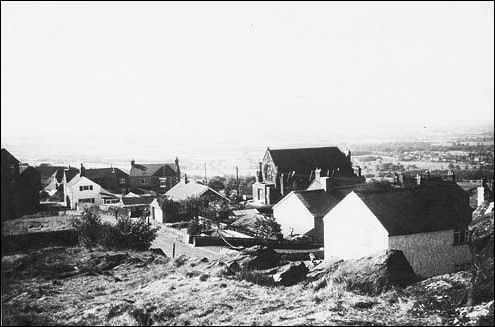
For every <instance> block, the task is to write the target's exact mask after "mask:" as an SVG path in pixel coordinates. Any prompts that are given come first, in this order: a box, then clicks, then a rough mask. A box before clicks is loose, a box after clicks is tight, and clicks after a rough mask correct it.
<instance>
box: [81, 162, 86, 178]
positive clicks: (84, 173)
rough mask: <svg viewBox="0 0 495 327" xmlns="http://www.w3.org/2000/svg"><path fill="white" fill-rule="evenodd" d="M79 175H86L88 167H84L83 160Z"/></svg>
mask: <svg viewBox="0 0 495 327" xmlns="http://www.w3.org/2000/svg"><path fill="white" fill-rule="evenodd" d="M79 175H80V176H81V177H83V176H86V168H84V166H83V164H82V162H81V171H80V172H79Z"/></svg>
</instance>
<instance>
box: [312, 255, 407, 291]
mask: <svg viewBox="0 0 495 327" xmlns="http://www.w3.org/2000/svg"><path fill="white" fill-rule="evenodd" d="M324 278H325V279H324V283H323V284H322V282H323V281H321V280H320V282H318V283H316V284H315V285H316V286H315V287H317V288H321V287H325V286H326V285H327V284H329V283H332V284H340V285H343V286H344V287H345V288H346V289H347V290H350V291H356V292H359V293H363V294H369V295H376V294H380V293H382V292H384V291H387V290H389V289H391V288H393V287H395V286H400V287H405V286H407V285H410V284H412V283H414V282H415V281H416V280H417V277H416V275H415V273H414V270H413V269H412V267H411V265H410V264H409V262H408V261H407V259H406V257H405V256H404V254H403V253H402V251H399V250H387V251H383V252H379V253H377V254H376V255H372V256H368V257H364V258H359V259H352V260H346V261H341V262H338V261H337V262H335V264H333V265H332V267H331V269H329V270H328V274H327V275H326V277H324Z"/></svg>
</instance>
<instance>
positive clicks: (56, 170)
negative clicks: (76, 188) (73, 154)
mask: <svg viewBox="0 0 495 327" xmlns="http://www.w3.org/2000/svg"><path fill="white" fill-rule="evenodd" d="M36 170H38V171H39V172H40V175H41V178H42V179H47V178H50V177H55V178H56V179H57V182H58V183H61V182H62V180H63V178H64V172H65V178H66V181H67V182H68V181H70V180H71V179H72V178H73V177H74V176H75V175H77V174H79V169H77V168H74V167H64V166H38V167H36Z"/></svg>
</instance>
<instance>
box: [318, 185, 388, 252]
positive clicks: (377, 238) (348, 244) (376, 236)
mask: <svg viewBox="0 0 495 327" xmlns="http://www.w3.org/2000/svg"><path fill="white" fill-rule="evenodd" d="M323 226H324V242H325V245H324V246H325V250H324V251H325V258H331V257H338V258H341V259H355V258H361V257H364V256H367V255H370V254H373V253H376V252H378V251H382V250H386V249H387V248H388V233H387V231H386V230H385V228H384V227H383V226H382V224H381V223H380V222H379V221H378V220H377V219H376V217H375V215H374V214H373V213H372V212H371V211H370V210H369V209H368V207H367V206H366V205H365V204H364V202H363V201H362V200H361V199H360V198H359V197H358V196H357V195H356V194H355V193H354V192H351V193H349V194H348V195H347V196H346V197H345V198H344V199H343V200H342V201H341V202H340V203H339V204H337V205H336V206H335V207H334V208H333V209H332V210H330V212H329V213H327V214H326V216H325V217H323Z"/></svg>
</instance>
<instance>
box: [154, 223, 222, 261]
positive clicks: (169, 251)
mask: <svg viewBox="0 0 495 327" xmlns="http://www.w3.org/2000/svg"><path fill="white" fill-rule="evenodd" d="M174 244H175V257H178V256H179V255H182V254H184V255H186V256H188V257H196V258H203V257H206V258H208V259H209V260H214V259H217V258H219V257H220V250H221V249H222V247H219V246H209V247H194V246H192V244H184V243H181V242H178V241H177V240H174V239H170V238H169V237H167V235H165V234H164V233H161V232H160V230H159V231H158V236H157V237H156V239H155V240H154V241H153V243H152V244H151V248H160V249H161V250H162V251H163V252H164V253H165V254H166V255H167V256H169V257H171V258H172V257H174V250H173V249H174Z"/></svg>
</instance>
